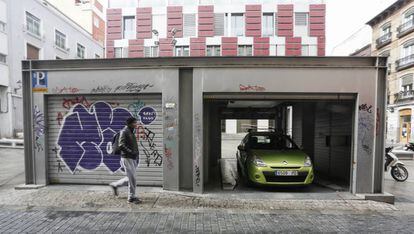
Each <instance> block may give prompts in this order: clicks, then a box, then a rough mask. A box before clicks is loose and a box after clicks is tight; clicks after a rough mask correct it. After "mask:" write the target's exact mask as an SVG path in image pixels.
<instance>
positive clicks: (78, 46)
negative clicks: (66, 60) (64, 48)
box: [76, 42, 86, 59]
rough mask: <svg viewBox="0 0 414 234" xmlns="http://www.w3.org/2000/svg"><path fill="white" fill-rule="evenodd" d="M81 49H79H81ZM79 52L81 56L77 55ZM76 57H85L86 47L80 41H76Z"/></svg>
mask: <svg viewBox="0 0 414 234" xmlns="http://www.w3.org/2000/svg"><path fill="white" fill-rule="evenodd" d="M82 48H83V50H82V51H81V50H79V49H82ZM79 52H81V56H79ZM76 57H77V58H80V59H85V58H86V47H85V46H84V45H82V44H81V43H79V42H78V43H76Z"/></svg>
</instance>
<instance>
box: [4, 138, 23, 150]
mask: <svg viewBox="0 0 414 234" xmlns="http://www.w3.org/2000/svg"><path fill="white" fill-rule="evenodd" d="M0 148H16V149H23V148H24V142H23V140H22V139H7V138H2V139H0Z"/></svg>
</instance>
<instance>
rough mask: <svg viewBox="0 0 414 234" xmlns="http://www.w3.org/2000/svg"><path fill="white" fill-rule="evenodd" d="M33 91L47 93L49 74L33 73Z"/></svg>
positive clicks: (44, 72) (42, 72)
mask: <svg viewBox="0 0 414 234" xmlns="http://www.w3.org/2000/svg"><path fill="white" fill-rule="evenodd" d="M32 90H33V92H47V72H46V71H34V72H32Z"/></svg>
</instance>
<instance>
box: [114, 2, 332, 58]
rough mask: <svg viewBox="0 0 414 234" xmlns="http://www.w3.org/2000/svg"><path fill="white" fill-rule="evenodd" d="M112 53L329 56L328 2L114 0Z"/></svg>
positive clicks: (137, 54)
mask: <svg viewBox="0 0 414 234" xmlns="http://www.w3.org/2000/svg"><path fill="white" fill-rule="evenodd" d="M106 14H107V15H106V18H107V32H106V33H107V36H106V55H107V57H108V58H114V57H117V58H118V57H157V56H276V55H278V56H324V55H325V4H324V1H322V0H310V1H302V0H289V1H286V0H158V1H154V0H138V1H137V0H123V1H119V0H110V1H109V6H108V9H107V11H106Z"/></svg>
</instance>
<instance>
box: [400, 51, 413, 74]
mask: <svg viewBox="0 0 414 234" xmlns="http://www.w3.org/2000/svg"><path fill="white" fill-rule="evenodd" d="M395 65H396V69H397V71H401V70H404V69H407V68H410V67H413V66H414V54H412V55H409V56H407V57H404V58H402V59H398V60H397V61H396V62H395Z"/></svg>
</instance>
